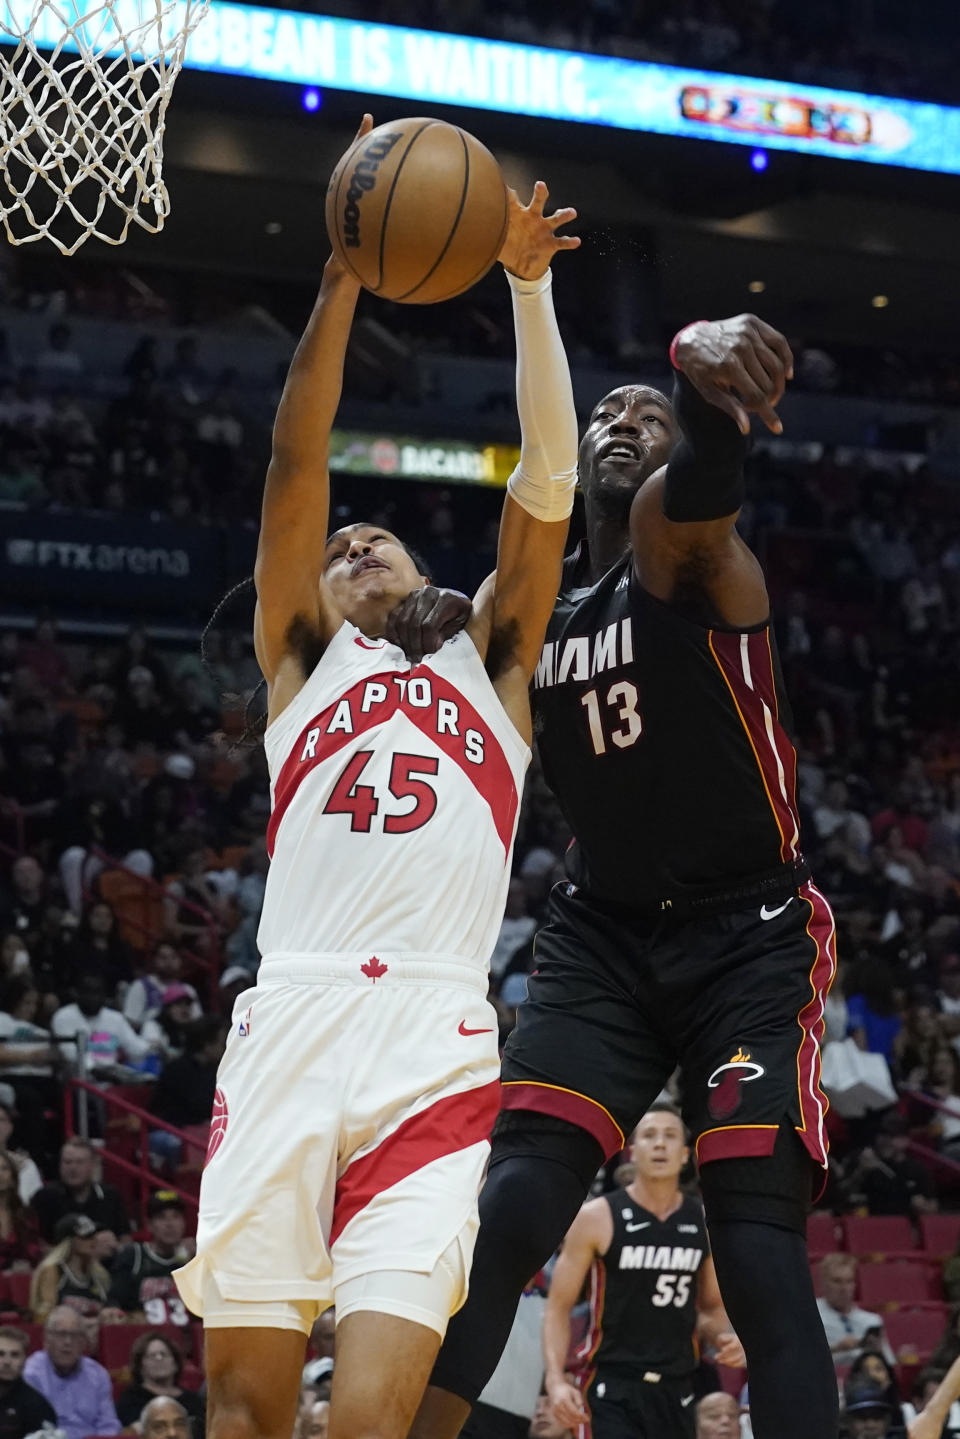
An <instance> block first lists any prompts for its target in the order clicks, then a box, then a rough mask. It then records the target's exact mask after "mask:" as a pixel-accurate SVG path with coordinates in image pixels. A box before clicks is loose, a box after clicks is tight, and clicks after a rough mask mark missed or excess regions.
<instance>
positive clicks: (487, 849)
mask: <svg viewBox="0 0 960 1439" xmlns="http://www.w3.org/2000/svg"><path fill="white" fill-rule="evenodd" d="M370 123H372V122H370V121H369V117H367V121H366V122H365V126H364V128H368V127H369V124H370ZM545 198H546V189H545V187H543V186H542V185H538V187H537V189H536V191H535V194H534V198H533V200H532V202H531V204H530V205H529V206H527V207H522V206H521V205H520V204H519V201H517V199H516V197H515V196H514V197H513V200H512V203H511V215H510V224H509V227H508V233H507V238H506V241H505V244H504V248H503V251H502V253H501V256H500V258H501V261H502V262H503V264H504V266H505V267H506V268H507V269H508V271H511V272H513V273H512V274H511V287H512V289H513V296H514V311H515V317H516V325H517V340H518V369H517V377H518V398H519V403H520V408H521V426H522V430H523V435H524V444H523V448H522V451H521V462H520V466H519V467H518V470H517V471H516V472H515V474H514V475H513V477H512V478H511V481H510V486H509V493H508V496H507V498H506V501H505V504H504V509H503V517H502V521H501V529H500V544H499V553H498V560H497V573H496V575H495V576H494V577H492V578H491V580H490V581H487V582H486V583H485V584H484V586H483V587H482V588H481V591H480V593H479V594H478V595H477V598H476V601H475V603H474V608H473V612H472V615H471V618H470V622H469V623H468V625H467V627H466V630H465V631H464V633H463V634H462V635H460V636H458V637H457V638H456V639H455V640H452V641H451V642H450V643H448V644H447V645H445V646H444V647H443V648H442V649H441V650H440V651H439V652H438V653H437V654H436V655H433V656H431V658H430V659H429V661H427V662H424V663H419V664H416V665H411V663H410V662H409V661H408V659H407V658H406V657H405V655H404V653H403V651H402V650H400V649H399V648H397V647H396V646H394V645H392V644H391V643H389V642H388V640H387V639H386V638H385V637H384V631H385V625H386V619H387V616H388V614H389V613H390V611H391V610H392V609H393V608H394V606H395V605H396V604H397V602H398V601H399V600H400V599H401V598H403V597H404V596H405V595H406V594H408V593H409V592H410V591H411V590H412V589H414V588H415V587H417V586H421V585H423V584H425V583H426V580H425V577H424V576H423V575H422V574H420V573H419V572H418V568H417V565H416V564H415V562H414V560H413V558H412V557H411V555H410V553H409V552H408V551H407V550H406V549H405V548H404V546H403V544H402V542H401V541H400V540H399V539H398V538H397V537H396V536H395V535H393V534H390V533H388V532H387V531H385V530H383V529H380V528H378V527H375V526H373V525H367V524H355V525H351V526H349V527H347V528H346V529H343V530H340V531H338V532H337V533H336V534H334V535H332V536H331V537H330V538H329V539H327V538H326V533H327V531H326V526H327V516H328V508H329V476H328V470H327V456H328V446H329V436H330V429H331V426H332V424H333V420H334V416H335V413H336V410H337V405H338V403H339V398H340V390H341V384H342V374H343V360H344V354H345V351H346V346H347V340H348V336H349V332H350V325H351V320H352V316H353V312H354V307H355V305H356V301H357V297H358V293H359V286H358V285H357V283H356V282H355V280H354V279H353V277H352V276H351V275H350V274H349V273H348V272H347V271H346V270H344V269H343V268H342V267H341V266H340V265H339V264H338V263H337V262H336V261H335V260H334V259H333V258H331V259H330V260H329V261H328V262H327V266H326V269H325V272H324V279H323V284H322V287H321V290H320V294H319V298H318V300H317V304H316V307H315V309H314V311H313V314H312V316H311V318H310V321H309V323H308V325H307V329H306V331H305V333H304V336H303V338H302V340H301V342H300V346H299V348H298V350H297V353H296V355H295V356H294V360H293V363H292V365H291V369H290V373H289V375H288V378H287V383H286V386H285V389H284V393H283V397H282V399H281V402H280V408H279V411H278V413H277V419H276V425H275V429H274V439H273V456H272V459H271V463H270V468H269V471H268V474H267V483H266V489H265V493H264V500H263V515H262V522H261V530H260V543H259V551H258V557H257V567H256V586H257V601H258V603H257V614H256V621H255V624H256V631H255V638H256V650H257V657H258V659H259V662H260V665H261V668H262V670H263V672H264V675H265V676H266V679H267V682H268V686H269V703H268V726H267V730H266V735H265V741H264V742H265V746H266V752H267V758H268V761H269V767H270V778H271V788H272V800H273V812H272V817H271V820H270V825H269V829H268V845H269V849H270V852H271V855H272V861H273V862H272V866H271V869H270V874H269V879H268V884H267V891H266V898H265V903H264V909H263V918H262V922H261V927H260V932H259V944H260V949H261V952H262V954H263V962H262V965H261V969H260V973H259V976H258V982H257V986H256V988H255V989H253V990H251V991H247V992H246V993H245V994H243V995H241V997H240V998H239V1000H238V1001H237V1006H236V1009H235V1012H234V1018H233V1029H232V1034H231V1037H230V1040H229V1042H228V1046H227V1050H226V1053H225V1055H224V1059H223V1063H222V1066H221V1070H220V1074H219V1090H218V1097H217V1114H216V1116H215V1120H216V1122H215V1124H214V1130H213V1134H214V1138H213V1139H212V1141H211V1149H210V1156H209V1158H208V1165H207V1168H206V1171H205V1174H204V1180H203V1188H202V1192H201V1206H200V1211H201V1212H200V1225H199V1232H198V1236H197V1256H196V1258H195V1259H194V1260H193V1261H192V1262H191V1263H190V1264H189V1265H188V1266H187V1267H186V1268H185V1269H183V1270H182V1271H180V1273H179V1276H178V1283H179V1287H180V1290H181V1293H182V1295H183V1297H184V1298H185V1300H186V1301H187V1303H188V1304H189V1306H190V1307H191V1308H192V1309H194V1310H195V1311H196V1312H198V1313H201V1314H202V1315H203V1318H204V1323H205V1326H206V1329H207V1339H206V1354H207V1377H208V1386H209V1414H210V1432H211V1433H212V1435H213V1436H214V1439H227V1436H229V1439H248V1436H249V1439H252V1436H254V1435H256V1436H257V1439H268V1436H269V1439H289V1435H290V1434H291V1433H292V1432H293V1425H294V1420H295V1417H296V1406H297V1399H298V1395H299V1385H300V1374H301V1369H302V1366H303V1362H304V1354H305V1348H306V1339H307V1336H308V1334H309V1333H310V1329H311V1327H312V1325H313V1323H314V1321H315V1319H316V1318H317V1316H318V1314H319V1313H321V1312H322V1311H323V1310H324V1309H326V1308H327V1307H328V1306H329V1305H330V1304H331V1303H333V1302H334V1301H335V1303H336V1311H337V1340H336V1344H337V1364H336V1374H335V1378H334V1385H333V1394H332V1401H331V1402H332V1412H331V1422H330V1439H348V1436H349V1439H357V1436H360V1435H364V1436H374V1435H376V1436H382V1439H393V1436H397V1439H399V1436H401V1435H405V1434H406V1432H407V1428H408V1426H409V1423H410V1421H411V1418H412V1416H413V1414H414V1412H415V1410H416V1407H417V1403H418V1401H419V1399H420V1397H421V1394H422V1391H423V1388H424V1386H425V1384H426V1380H427V1377H428V1375H429V1372H430V1368H431V1365H432V1363H433V1360H434V1357H435V1355H436V1352H437V1349H438V1347H439V1343H440V1339H441V1337H442V1335H443V1333H444V1330H445V1328H446V1323H447V1319H448V1318H449V1316H450V1314H451V1313H452V1312H453V1311H454V1310H455V1309H456V1308H457V1307H458V1306H459V1305H460V1304H462V1302H463V1300H464V1298H465V1295H466V1288H467V1275H468V1271H469V1266H470V1260H471V1255H472V1250H473V1242H474V1236H475V1231H476V1227H477V1190H478V1186H479V1182H480V1178H481V1173H482V1170H483V1166H484V1162H485V1160H486V1156H487V1153H488V1143H487V1135H488V1133H489V1131H490V1128H491V1126H492V1124H493V1120H494V1118H495V1116H496V1113H497V1108H498V1104H499V1083H498V1072H499V1063H498V1053H497V1026H496V1019H495V1016H494V1012H493V1010H492V1009H491V1007H490V1006H489V1005H488V1003H487V1001H486V997H485V996H486V990H487V977H486V966H487V961H488V957H489V955H490V952H491V950H492V948H493V944H494V941H495V938H496V935H497V931H498V927H499V924H500V920H501V918H502V914H503V908H504V903H505V898H506V889H507V884H508V880H509V875H510V857H511V852H512V847H513V840H514V833H515V827H516V820H517V809H518V805H519V799H520V791H521V787H522V782H523V775H524V771H525V768H526V765H527V762H528V759H529V748H528V745H529V740H530V713H529V704H528V698H527V687H528V684H529V681H530V679H531V677H532V674H533V671H534V668H535V666H536V662H537V658H538V655H539V651H540V646H541V643H542V640H543V636H544V631H545V629H546V624H547V620H548V619H549V616H550V612H551V610H552V608H553V604H554V600H555V598H556V593H557V587H558V584H559V579H560V569H561V560H562V556H563V546H564V540H565V536H566V533H567V521H568V518H569V514H570V510H571V507H572V502H573V489H574V482H575V480H574V477H575V471H576V449H577V435H576V425H575V420H574V419H573V407H572V396H571V391H570V380H569V374H568V372H567V366H566V359H565V356H564V354H563V348H562V345H561V343H560V338H559V334H558V331H557V328H556V321H555V319H554V316H553V309H552V302H551V299H550V293H549V291H550V272H549V262H550V260H551V258H552V257H553V255H554V254H555V253H556V251H557V250H560V249H570V248H573V247H574V246H575V245H576V244H577V243H578V242H577V241H576V240H575V239H573V238H572V237H568V238H561V237H558V236H556V235H555V234H554V231H555V230H556V228H557V226H558V225H561V224H563V223H565V222H566V221H568V220H570V219H572V218H573V216H574V211H572V210H562V211H558V212H557V213H556V214H554V215H553V216H551V217H549V218H547V217H545V216H544V214H543V205H544V200H545ZM567 415H569V416H570V417H571V418H570V420H569V421H568V420H567V418H566V417H567ZM531 436H533V437H535V439H533V440H531Z"/></svg>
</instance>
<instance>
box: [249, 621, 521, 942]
mask: <svg viewBox="0 0 960 1439" xmlns="http://www.w3.org/2000/svg"><path fill="white" fill-rule="evenodd" d="M264 745H265V747H266V752H267V762H268V764H269V767H270V788H271V799H272V811H273V812H272V815H271V818H270V823H269V826H268V829H267V848H268V850H269V853H270V856H271V859H272V863H271V866H270V872H269V875H268V877H267V888H266V895H265V897H264V905H263V914H262V917H261V920H260V929H259V933H258V936H257V938H258V944H259V947H260V952H261V954H263V955H264V956H268V955H281V954H285V955H293V954H303V955H309V954H311V953H313V954H334V953H351V954H352V953H357V952H360V951H365V952H367V953H368V954H370V955H376V953H377V951H378V950H381V951H387V952H389V953H392V954H394V955H399V954H402V953H409V954H411V955H415V954H419V955H427V954H432V955H444V956H448V957H450V958H459V959H461V960H467V961H469V962H473V963H476V964H479V965H486V964H487V962H488V960H489V957H490V954H491V953H492V951H493V947H494V944H495V942H496V938H497V934H498V931H499V927H500V922H501V920H502V918H503V910H504V906H505V904H506V893H507V886H508V884H509V880H510V859H511V854H512V851H513V841H514V835H515V833H516V827H517V813H518V810H519V805H520V792H521V790H522V787H523V776H524V772H525V770H526V767H527V764H528V763H529V760H530V751H529V748H528V747H527V745H526V744H525V743H524V742H523V740H522V739H521V737H520V735H519V734H518V732H517V730H516V729H515V728H514V726H513V725H512V724H511V722H510V720H509V719H508V718H507V715H506V712H505V711H504V709H503V707H502V705H501V704H500V701H499V699H498V698H497V695H496V692H495V691H494V688H493V686H492V684H491V682H490V679H489V677H488V675H487V673H486V670H485V669H484V666H483V662H482V660H481V659H480V656H479V654H478V653H477V650H476V647H475V646H474V644H473V641H472V640H471V639H470V638H469V636H468V635H466V634H465V633H461V634H459V635H457V636H456V638H455V639H452V640H448V641H447V643H446V644H445V645H444V646H443V648H442V649H441V650H439V651H438V653H437V654H435V655H431V656H430V657H429V658H428V659H427V660H425V661H424V662H423V663H421V664H419V665H417V666H415V667H413V668H411V665H410V661H409V660H408V659H407V657H406V656H405V655H404V653H403V651H402V650H401V649H399V648H398V647H397V646H395V645H390V644H388V643H387V642H386V641H385V640H369V639H367V638H366V637H365V636H364V635H362V634H361V633H360V631H359V630H358V629H357V628H356V627H355V626H354V625H352V624H349V623H347V622H344V624H343V625H342V626H341V628H340V629H339V630H338V631H337V633H336V635H335V636H334V637H333V639H332V640H331V642H330V644H329V646H328V647H327V649H326V651H325V653H324V655H323V657H322V658H321V660H320V662H319V664H318V665H317V667H316V669H315V670H314V671H313V673H312V674H311V675H310V677H309V678H308V680H307V682H306V684H305V685H304V687H303V689H302V690H300V692H299V694H297V696H296V698H295V699H294V700H293V701H292V702H291V703H290V704H289V705H288V706H287V708H286V709H285V710H284V711H283V712H282V714H280V715H279V716H278V717H277V719H275V720H274V721H273V723H272V724H271V725H269V726H268V728H267V731H266V734H265V736H264Z"/></svg>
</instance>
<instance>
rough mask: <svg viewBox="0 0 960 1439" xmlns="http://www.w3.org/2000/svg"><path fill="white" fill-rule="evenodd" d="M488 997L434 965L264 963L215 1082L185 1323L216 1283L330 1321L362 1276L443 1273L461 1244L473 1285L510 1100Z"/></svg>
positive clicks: (463, 976) (380, 960)
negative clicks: (504, 1108)
mask: <svg viewBox="0 0 960 1439" xmlns="http://www.w3.org/2000/svg"><path fill="white" fill-rule="evenodd" d="M486 990H487V977H486V975H485V974H484V973H483V972H482V971H481V970H479V969H477V968H476V967H475V966H473V965H469V964H466V963H463V962H462V961H460V962H458V961H456V960H447V959H442V958H440V957H439V956H436V955H409V954H404V955H392V954H380V955H378V956H372V955H367V954H361V955H282V956H271V957H269V958H266V959H264V960H263V962H262V964H261V966H260V972H259V975H258V980H257V985H256V988H255V989H250V990H247V991H246V992H245V993H243V994H241V995H240V997H239V999H238V1000H237V1003H236V1006H235V1008H234V1012H233V1021H232V1028H231V1033H230V1038H229V1040H228V1042H227V1048H226V1052H225V1054H224V1056H223V1060H222V1062H221V1065H220V1070H219V1074H218V1076H217V1096H216V1102H215V1106H214V1118H213V1124H212V1127H211V1131H210V1144H209V1148H208V1152H207V1160H206V1167H205V1169H204V1175H203V1183H202V1186H201V1190H200V1219H199V1227H198V1231H197V1252H196V1257H195V1258H194V1259H193V1260H191V1262H190V1263H189V1264H187V1265H186V1266H185V1267H184V1268H183V1269H181V1270H179V1271H178V1273H177V1275H176V1281H177V1285H178V1288H179V1290H180V1294H181V1296H182V1297H183V1299H184V1301H185V1303H186V1304H187V1306H188V1308H189V1309H191V1310H192V1311H193V1312H194V1313H195V1314H201V1315H202V1314H203V1307H204V1299H203V1296H204V1292H205V1291H206V1292H209V1290H210V1286H209V1284H205V1282H204V1281H205V1277H206V1276H209V1277H211V1278H212V1279H213V1280H214V1281H215V1285H216V1290H218V1291H219V1293H220V1295H222V1297H223V1298H224V1299H226V1300H228V1301H240V1302H249V1303H263V1302H264V1301H274V1300H280V1301H300V1302H306V1303H308V1304H315V1305H316V1309H315V1314H320V1313H322V1311H323V1310H324V1309H326V1308H328V1307H329V1305H330V1304H332V1303H333V1302H334V1300H335V1295H336V1290H337V1287H338V1286H339V1285H341V1284H344V1283H346V1282H348V1281H353V1280H355V1279H357V1278H358V1277H360V1276H363V1275H367V1274H374V1273H379V1272H382V1271H384V1270H406V1271H409V1272H413V1273H417V1274H430V1273H432V1271H433V1270H434V1268H435V1266H436V1265H437V1262H438V1261H439V1260H440V1258H441V1256H443V1255H444V1254H445V1251H446V1250H447V1249H448V1247H449V1246H450V1245H451V1244H453V1243H454V1242H455V1241H458V1242H459V1243H460V1246H461V1248H462V1250H463V1269H464V1274H465V1275H467V1274H469V1269H470V1261H471V1258H472V1255H473V1244H474V1240H475V1237H476V1231H477V1224H478V1220H477V1192H478V1190H479V1187H480V1181H481V1178H482V1175H483V1169H484V1165H485V1163H486V1159H487V1155H488V1153H489V1143H488V1138H487V1137H488V1135H489V1133H490V1130H491V1129H492V1127H493V1122H494V1120H495V1118H496V1116H497V1111H498V1108H499V1102H500V1081H499V1075H500V1060H499V1054H498V1044H497V1017H496V1013H495V1011H494V1010H493V1008H492V1006H491V1005H490V1004H489V1003H488V1002H487V999H486ZM354 1287H355V1286H354ZM465 1298H466V1284H464V1288H463V1293H462V1294H461V1295H459V1297H458V1300H457V1302H455V1303H454V1305H453V1309H452V1310H451V1312H453V1311H455V1310H456V1309H457V1308H459V1306H460V1304H462V1303H463V1301H464V1299H465ZM298 1307H299V1306H298ZM369 1307H371V1308H375V1307H376V1304H375V1303H372V1304H371V1305H370V1306H369ZM301 1312H303V1311H302V1310H301ZM307 1319H309V1311H308V1312H307Z"/></svg>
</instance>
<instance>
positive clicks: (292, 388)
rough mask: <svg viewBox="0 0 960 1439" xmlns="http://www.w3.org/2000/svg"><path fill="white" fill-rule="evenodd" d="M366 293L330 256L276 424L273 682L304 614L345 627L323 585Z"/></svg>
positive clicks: (268, 624) (260, 553) (321, 626)
mask: <svg viewBox="0 0 960 1439" xmlns="http://www.w3.org/2000/svg"><path fill="white" fill-rule="evenodd" d="M372 124H373V120H372V119H371V117H370V116H369V115H365V116H364V117H363V123H362V124H361V126H360V130H359V132H358V134H360V135H363V134H366V132H367V131H368V130H369V129H370V128H371V126H372ZM359 293H360V285H359V283H358V281H357V280H355V279H354V277H353V276H352V275H351V274H350V273H349V271H348V270H346V269H345V268H344V267H343V266H342V265H341V264H340V263H339V262H338V261H337V260H336V259H335V258H334V257H333V256H332V255H331V257H330V259H329V260H328V261H327V263H326V266H325V267H324V272H323V283H322V284H321V286H320V293H319V295H318V296H317V301H316V304H315V305H314V307H313V313H312V314H311V316H310V319H309V320H308V321H307V327H306V329H305V330H304V332H303V336H302V338H301V340H300V343H299V345H298V346H297V351H296V354H295V355H294V357H293V360H292V361H291V364H290V369H289V372H288V374H287V380H286V384H285V385H284V387H283V395H282V397H281V399H280V405H279V408H278V410H277V417H276V420H275V422H274V426H273V451H272V454H271V457H270V465H269V467H268V469H267V481H266V486H265V488H264V492H263V509H262V512H261V518H260V541H259V545H258V547H257V562H256V568H255V570H254V578H255V581H256V587H257V617H256V625H255V639H256V648H257V659H258V661H259V663H260V668H261V669H262V670H263V673H264V675H265V676H266V679H267V682H268V684H270V685H272V684H273V683H274V680H275V679H276V676H277V672H278V670H279V669H280V666H281V664H282V662H283V660H284V658H285V657H286V655H287V654H288V653H289V650H290V632H291V626H292V625H294V624H295V622H296V621H297V620H302V621H303V622H304V624H306V625H307V626H308V628H309V632H310V633H311V634H315V635H316V637H317V638H318V639H319V640H320V641H321V642H323V641H326V640H329V639H330V638H331V636H332V635H333V634H334V633H335V631H336V630H337V629H338V627H339V625H340V623H341V618H340V616H339V614H338V613H337V611H336V607H335V606H334V603H333V600H332V597H331V596H330V595H329V594H328V593H327V591H326V587H325V586H324V584H323V582H322V573H323V557H324V550H325V547H326V540H327V522H328V519H329V512H330V475H329V471H328V461H329V451H330V431H331V429H332V428H333V421H334V418H335V416H336V413H337V408H338V406H339V404H340V393H341V390H342V388H343V364H344V358H345V356H346V352H347V342H348V340H349V338H350V326H351V324H352V323H353V314H354V310H355V308H356V304H357V297H358V295H359Z"/></svg>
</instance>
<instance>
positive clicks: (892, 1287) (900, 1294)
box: [858, 1263, 943, 1310]
mask: <svg viewBox="0 0 960 1439" xmlns="http://www.w3.org/2000/svg"><path fill="white" fill-rule="evenodd" d="M858 1289H859V1295H860V1303H861V1305H862V1306H863V1308H864V1309H871V1310H876V1309H886V1308H887V1307H898V1308H899V1307H900V1306H903V1305H908V1304H924V1303H926V1301H927V1300H928V1299H936V1300H939V1299H942V1298H943V1286H942V1284H941V1281H940V1275H939V1273H937V1271H936V1269H935V1268H934V1267H933V1266H932V1265H930V1264H910V1263H891V1264H861V1265H860V1271H859V1275H858Z"/></svg>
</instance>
